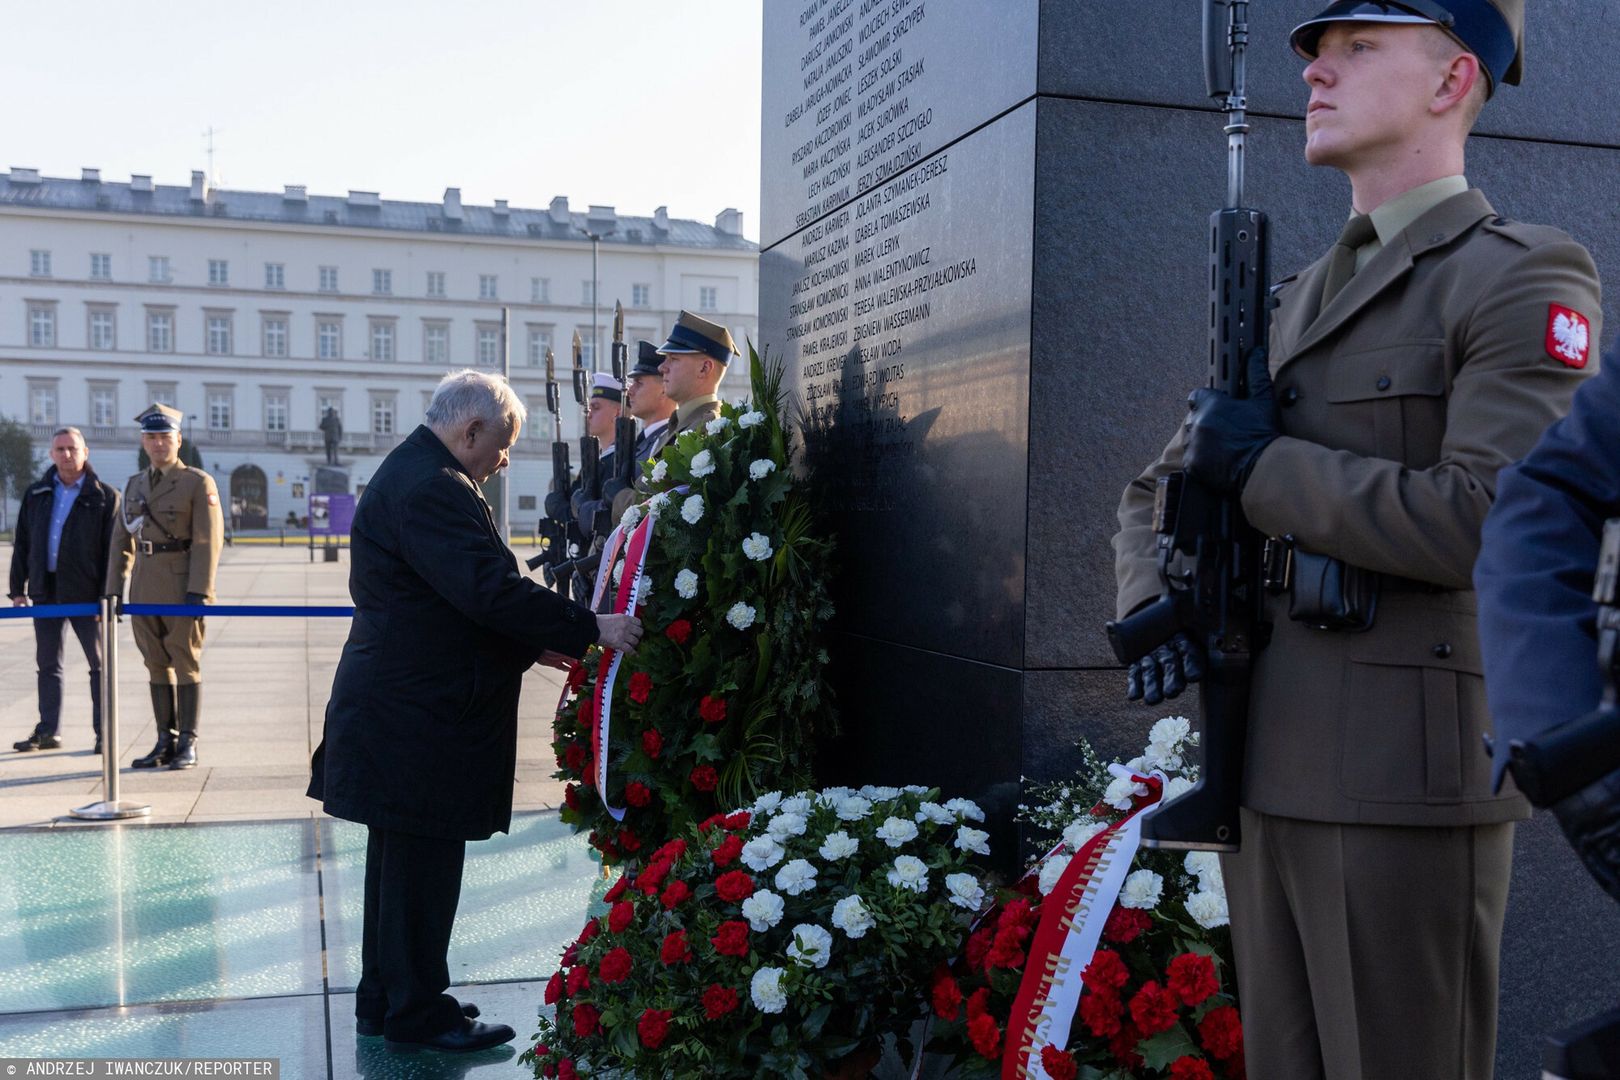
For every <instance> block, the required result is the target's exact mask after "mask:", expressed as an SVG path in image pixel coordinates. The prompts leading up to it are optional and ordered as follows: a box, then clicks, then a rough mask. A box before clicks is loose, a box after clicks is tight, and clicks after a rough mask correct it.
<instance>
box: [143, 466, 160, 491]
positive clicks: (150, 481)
mask: <svg viewBox="0 0 1620 1080" xmlns="http://www.w3.org/2000/svg"><path fill="white" fill-rule="evenodd" d="M161 479H163V471H162V470H161V469H147V470H146V490H148V491H151V490H152V489H153V488H155V487H157V486H158V481H159V480H161Z"/></svg>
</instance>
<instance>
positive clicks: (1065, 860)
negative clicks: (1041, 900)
mask: <svg viewBox="0 0 1620 1080" xmlns="http://www.w3.org/2000/svg"><path fill="white" fill-rule="evenodd" d="M1072 858H1073V856H1072V855H1054V856H1052V857H1051V858H1050V859H1047V860H1046V861H1045V862H1043V863H1041V876H1040V880H1039V882H1037V885H1038V887H1039V888H1040V890H1041V895H1042V896H1050V895H1052V890H1053V889H1055V888H1057V883H1058V879H1059V878H1061V877H1062V876H1063V871H1065V870H1067V869H1068V868H1069V860H1070V859H1072Z"/></svg>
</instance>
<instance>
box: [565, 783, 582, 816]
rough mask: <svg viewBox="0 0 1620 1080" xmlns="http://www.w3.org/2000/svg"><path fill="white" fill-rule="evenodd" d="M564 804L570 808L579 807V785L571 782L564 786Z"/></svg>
mask: <svg viewBox="0 0 1620 1080" xmlns="http://www.w3.org/2000/svg"><path fill="white" fill-rule="evenodd" d="M563 805H564V806H566V807H568V809H570V810H578V809H579V785H577V784H569V785H568V786H567V787H565V788H563Z"/></svg>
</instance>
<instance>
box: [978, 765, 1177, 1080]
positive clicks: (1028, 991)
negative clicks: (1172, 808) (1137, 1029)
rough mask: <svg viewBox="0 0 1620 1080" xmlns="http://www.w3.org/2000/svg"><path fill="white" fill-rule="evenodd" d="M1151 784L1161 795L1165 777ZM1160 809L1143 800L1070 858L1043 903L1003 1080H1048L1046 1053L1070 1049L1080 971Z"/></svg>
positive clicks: (1117, 769) (1010, 1023)
mask: <svg viewBox="0 0 1620 1080" xmlns="http://www.w3.org/2000/svg"><path fill="white" fill-rule="evenodd" d="M1109 771H1111V772H1114V773H1115V775H1116V776H1130V777H1131V778H1132V779H1133V780H1135V781H1136V782H1138V783H1145V782H1147V780H1149V779H1150V778H1149V777H1145V776H1140V775H1137V774H1134V773H1131V772H1129V771H1127V770H1125V769H1124V768H1123V767H1121V766H1118V765H1111V766H1109ZM1151 779H1154V780H1157V781H1158V785H1157V786H1158V790H1159V793H1160V794H1162V793H1163V791H1164V785H1165V782H1166V777H1165V775H1164V774H1163V773H1160V772H1155V773H1153V775H1152V777H1151ZM1150 790H1151V785H1150ZM1157 803H1158V798H1157V797H1155V798H1154V799H1153V801H1151V802H1145V803H1144V804H1143V805H1141V806H1138V807H1136V808H1135V809H1134V810H1132V811H1131V812H1130V814H1129V815H1128V816H1127V817H1125V818H1124V820H1122V821H1117V822H1115V823H1114V824H1112V825H1110V826H1108V828H1106V829H1104V830H1103V831H1102V832H1100V833H1098V834H1097V835H1096V836H1094V837H1092V838H1091V839H1090V840H1088V841H1086V844H1085V846H1084V847H1082V848H1081V849H1080V850H1079V851H1077V852H1076V853H1075V854H1074V856H1073V857H1072V858H1071V859H1070V860H1069V865H1068V867H1067V868H1065V869H1064V871H1063V876H1062V877H1060V878H1058V883H1057V886H1056V887H1055V888H1054V889H1053V890H1052V891H1051V893H1050V894H1048V895H1047V897H1046V899H1045V900H1044V901H1042V903H1041V921H1040V924H1039V926H1037V927H1036V929H1035V940H1034V941H1033V942H1031V944H1030V949H1029V960H1028V962H1027V963H1026V965H1025V967H1024V978H1023V981H1022V982H1020V983H1019V985H1018V994H1017V996H1016V997H1015V998H1014V999H1013V1007H1012V1012H1011V1013H1010V1014H1009V1016H1008V1018H1007V1036H1006V1038H1007V1043H1006V1051H1005V1052H1004V1053H1003V1055H1002V1059H1001V1075H1002V1080H1014V1078H1015V1077H1034V1078H1036V1080H1048V1077H1047V1074H1046V1069H1045V1067H1043V1066H1042V1064H1041V1050H1042V1049H1043V1048H1044V1047H1047V1046H1056V1047H1058V1048H1059V1049H1062V1048H1064V1047H1065V1046H1067V1045H1068V1042H1069V1027H1070V1025H1071V1024H1072V1023H1073V1022H1074V1016H1075V1011H1076V1010H1077V1009H1078V1008H1079V1006H1080V991H1081V990H1082V988H1083V985H1084V984H1083V983H1082V982H1081V978H1080V976H1081V973H1082V972H1084V971H1085V970H1086V966H1087V965H1088V964H1090V963H1091V958H1092V956H1093V955H1095V953H1096V951H1097V942H1098V940H1099V939H1100V938H1101V937H1102V931H1103V926H1104V924H1106V923H1107V922H1108V916H1109V914H1110V913H1112V912H1113V910H1114V902H1115V901H1116V900H1118V899H1119V891H1120V888H1121V887H1122V886H1123V885H1124V884H1125V878H1126V877H1127V876H1128V875H1129V874H1130V872H1131V864H1132V863H1134V862H1135V861H1136V852H1137V850H1138V848H1140V847H1141V843H1142V818H1141V815H1142V812H1143V811H1144V810H1148V809H1150V808H1152V807H1153V806H1155V805H1157Z"/></svg>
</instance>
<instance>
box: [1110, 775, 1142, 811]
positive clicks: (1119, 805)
mask: <svg viewBox="0 0 1620 1080" xmlns="http://www.w3.org/2000/svg"><path fill="white" fill-rule="evenodd" d="M1147 791H1148V789H1147V785H1146V784H1138V783H1136V782H1135V781H1133V780H1132V779H1131V778H1130V777H1128V776H1116V777H1114V779H1113V780H1112V781H1110V782H1109V784H1108V789H1107V790H1106V791H1104V792H1103V802H1105V803H1107V804H1108V805H1109V806H1112V807H1113V808H1114V809H1115V810H1129V809H1130V808H1131V799H1132V798H1134V797H1135V796H1137V795H1146V794H1147Z"/></svg>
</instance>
